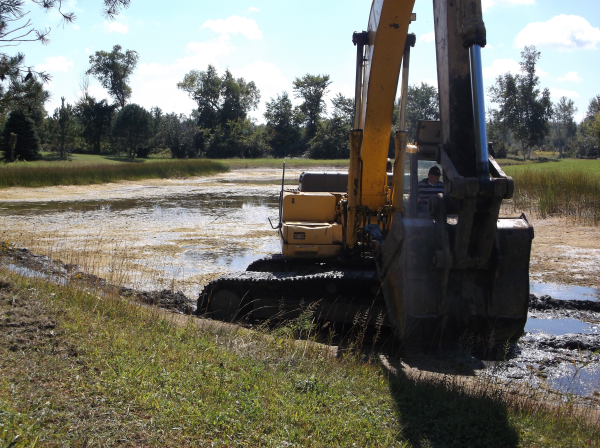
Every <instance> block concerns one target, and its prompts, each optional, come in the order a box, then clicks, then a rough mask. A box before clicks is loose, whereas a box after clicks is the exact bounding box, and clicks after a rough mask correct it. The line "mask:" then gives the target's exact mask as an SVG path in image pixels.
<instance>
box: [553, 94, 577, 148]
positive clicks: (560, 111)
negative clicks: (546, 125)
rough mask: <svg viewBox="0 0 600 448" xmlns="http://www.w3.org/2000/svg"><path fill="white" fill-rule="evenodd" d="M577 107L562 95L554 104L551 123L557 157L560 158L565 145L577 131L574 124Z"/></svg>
mask: <svg viewBox="0 0 600 448" xmlns="http://www.w3.org/2000/svg"><path fill="white" fill-rule="evenodd" d="M576 112H577V108H576V107H575V103H574V102H573V100H571V99H568V98H567V97H565V96H563V97H562V98H561V99H560V100H558V103H556V104H555V105H554V108H553V114H552V124H553V127H554V131H555V132H556V145H557V146H558V157H559V158H562V156H563V152H564V149H565V146H566V145H567V143H568V142H569V141H570V140H572V138H573V137H574V136H575V134H576V132H577V124H575V119H574V118H575V113H576Z"/></svg>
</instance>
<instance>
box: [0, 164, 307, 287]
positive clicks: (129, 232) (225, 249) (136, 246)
mask: <svg viewBox="0 0 600 448" xmlns="http://www.w3.org/2000/svg"><path fill="white" fill-rule="evenodd" d="M246 174H247V175H246V176H244V173H240V172H232V173H225V174H222V175H219V176H215V177H211V178H195V179H189V180H178V181H162V182H156V183H154V184H152V183H150V184H149V185H140V184H136V183H122V184H111V185H107V186H105V187H104V188H89V189H88V190H87V191H86V190H85V189H84V188H82V187H73V191H69V190H68V188H67V187H56V188H53V189H37V190H38V192H37V193H38V195H36V194H35V192H34V193H31V192H30V194H29V196H25V195H24V193H23V194H16V195H15V196H16V198H15V199H8V198H3V199H4V200H3V201H2V202H0V222H1V223H2V228H3V235H2V237H3V239H5V240H6V239H7V240H9V241H11V242H13V243H15V244H17V245H19V246H24V247H28V248H30V249H31V250H32V251H33V252H37V253H44V254H47V255H51V254H54V255H55V256H56V255H57V254H60V257H61V258H62V259H63V260H64V261H67V260H65V258H68V259H69V261H70V260H74V261H77V260H84V259H85V260H88V262H89V261H90V260H91V262H92V263H96V264H103V265H104V266H103V268H102V269H103V270H104V271H110V270H114V266H111V265H110V264H111V263H113V264H115V263H116V264H119V263H122V260H118V256H114V255H113V254H115V253H118V254H119V255H120V256H121V258H124V259H126V261H127V263H126V266H127V271H128V275H127V279H126V281H125V282H124V283H125V284H126V286H133V287H143V288H145V289H148V288H152V287H160V286H163V285H166V284H168V285H169V286H174V287H175V288H177V289H181V290H183V291H184V292H185V293H186V294H187V295H189V296H190V297H194V296H197V293H198V291H199V289H200V287H201V286H203V284H204V283H206V282H207V281H208V280H210V279H211V278H212V277H214V276H217V275H219V274H221V273H223V272H226V271H229V270H237V269H245V267H246V266H247V265H248V264H249V263H250V262H252V261H253V260H255V259H257V258H260V257H262V256H264V255H266V254H269V253H274V252H277V251H278V250H279V242H278V238H277V233H276V231H274V230H272V229H271V226H270V225H269V223H268V221H267V218H271V219H272V220H273V221H274V222H276V220H277V215H278V200H279V189H280V182H281V179H280V178H279V176H280V172H279V170H262V171H260V172H256V171H253V172H251V173H246ZM298 174H299V173H296V172H292V173H290V177H288V179H290V180H291V182H294V183H296V182H297V178H298ZM17 193H19V192H17ZM94 258H95V260H94ZM100 273H102V272H100Z"/></svg>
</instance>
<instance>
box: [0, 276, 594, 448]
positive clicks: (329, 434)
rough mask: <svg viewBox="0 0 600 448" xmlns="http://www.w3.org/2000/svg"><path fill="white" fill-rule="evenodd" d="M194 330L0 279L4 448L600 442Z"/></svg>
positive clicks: (571, 428)
mask: <svg viewBox="0 0 600 448" xmlns="http://www.w3.org/2000/svg"><path fill="white" fill-rule="evenodd" d="M186 322H187V323H186ZM194 322H197V320H196V319H191V320H186V319H185V318H184V317H180V318H179V320H174V319H172V318H169V317H168V316H167V315H166V314H164V313H161V312H159V311H157V310H153V309H147V308H141V307H138V306H134V305H131V304H129V303H127V302H123V301H119V300H112V299H107V298H104V299H102V298H100V297H98V296H97V295H95V294H93V293H90V292H85V291H82V290H81V289H78V288H77V287H75V286H66V287H65V286H63V287H59V286H56V285H53V284H48V283H46V282H43V281H41V280H34V279H27V278H21V277H17V276H15V275H14V274H11V273H9V272H6V271H5V270H0V332H1V337H0V372H2V375H1V377H0V444H2V445H3V446H11V447H30V446H34V445H35V446H57V445H73V446H89V445H91V446H95V445H103V446H111V445H135V446H149V445H152V446H157V445H160V446H222V447H224V446H232V447H233V446H236V447H238V446H252V447H256V446H288V447H290V446H302V447H308V446H324V447H325V446H326V447H330V446H361V447H363V446H381V447H392V446H402V447H405V446H423V447H424V446H498V447H500V446H552V447H557V446H598V441H599V440H600V429H599V428H598V427H597V426H596V427H594V426H591V425H588V424H586V423H584V421H583V420H582V419H577V418H574V417H569V416H568V415H566V414H565V413H564V412H562V411H557V410H554V411H548V410H544V408H540V407H539V406H529V405H527V402H525V401H522V400H520V401H519V400H514V399H513V398H511V396H510V394H502V393H498V392H497V390H496V391H494V389H493V388H481V387H480V388H476V389H474V390H472V391H470V392H466V391H464V390H461V389H459V388H457V387H454V386H453V384H454V382H453V381H452V380H451V379H450V378H445V379H443V380H441V381H432V380H427V379H426V378H423V379H421V378H408V377H406V376H403V375H402V374H398V375H390V374H389V373H387V371H386V370H384V369H383V368H382V366H381V365H379V364H378V363H374V362H370V363H369V362H365V361H363V360H361V359H360V358H358V357H356V356H353V355H347V356H345V357H342V358H335V359H331V358H329V357H327V356H325V355H324V352H323V351H322V350H321V349H319V348H316V347H315V346H312V345H307V344H305V343H300V344H298V343H296V342H294V341H293V340H292V339H287V338H285V337H283V336H282V335H284V334H286V332H282V331H279V332H277V333H270V334H265V333H260V332H248V331H245V330H240V329H234V328H232V327H226V326H214V327H208V328H207V327H206V326H204V327H199V326H198V325H195V324H194ZM287 333H289V332H287ZM290 334H291V333H290ZM565 410H568V407H565Z"/></svg>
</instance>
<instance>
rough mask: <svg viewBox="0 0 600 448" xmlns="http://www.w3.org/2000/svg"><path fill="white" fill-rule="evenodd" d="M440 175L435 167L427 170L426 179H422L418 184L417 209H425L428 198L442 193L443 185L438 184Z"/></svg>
mask: <svg viewBox="0 0 600 448" xmlns="http://www.w3.org/2000/svg"><path fill="white" fill-rule="evenodd" d="M441 175H442V173H441V172H440V169H439V168H438V167H437V166H432V167H431V168H429V174H428V176H427V179H423V180H422V181H420V182H419V184H418V187H419V188H418V192H419V194H418V198H419V208H425V209H426V208H427V204H428V203H429V198H430V197H432V196H435V195H436V194H438V193H443V192H444V184H443V183H442V182H440V176H441Z"/></svg>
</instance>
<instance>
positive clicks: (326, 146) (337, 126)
mask: <svg viewBox="0 0 600 448" xmlns="http://www.w3.org/2000/svg"><path fill="white" fill-rule="evenodd" d="M331 103H332V105H333V114H332V117H331V118H329V119H327V120H322V121H321V122H320V123H319V127H318V129H317V133H316V134H315V136H314V137H313V138H312V140H311V141H310V146H309V148H308V154H309V156H310V157H311V158H313V159H347V158H348V157H350V130H351V129H352V125H353V122H354V100H352V98H347V97H345V96H344V95H342V94H341V93H338V94H337V95H336V96H335V97H334V98H333V99H332V100H331Z"/></svg>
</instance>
